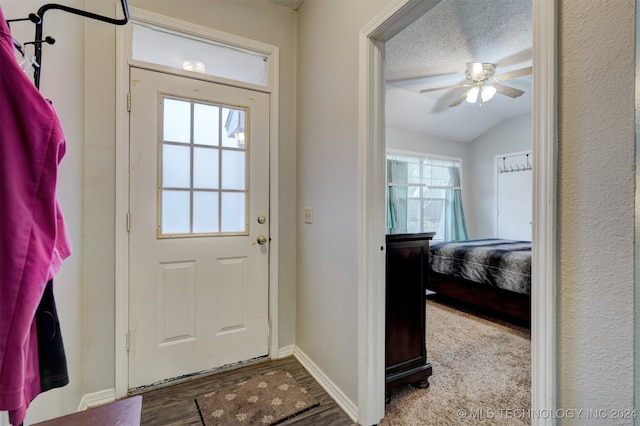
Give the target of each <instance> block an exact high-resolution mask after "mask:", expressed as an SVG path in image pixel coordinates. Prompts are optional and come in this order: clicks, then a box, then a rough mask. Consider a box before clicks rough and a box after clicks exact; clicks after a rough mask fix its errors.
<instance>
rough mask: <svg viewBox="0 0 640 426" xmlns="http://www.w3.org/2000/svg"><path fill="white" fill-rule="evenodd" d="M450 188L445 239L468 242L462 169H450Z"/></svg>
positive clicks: (447, 199)
mask: <svg viewBox="0 0 640 426" xmlns="http://www.w3.org/2000/svg"><path fill="white" fill-rule="evenodd" d="M448 169H449V186H450V187H452V189H447V190H446V194H445V204H444V209H445V211H444V239H445V241H462V240H468V239H469V234H468V233H467V224H466V221H465V218H464V209H463V208H462V190H461V189H460V169H459V168H458V167H448Z"/></svg>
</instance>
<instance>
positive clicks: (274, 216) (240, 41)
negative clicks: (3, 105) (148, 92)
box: [115, 7, 280, 398]
mask: <svg viewBox="0 0 640 426" xmlns="http://www.w3.org/2000/svg"><path fill="white" fill-rule="evenodd" d="M129 14H130V17H131V21H132V22H145V23H148V24H151V25H154V26H157V27H160V28H165V29H168V30H171V31H173V32H177V33H183V34H190V35H196V36H198V37H201V38H204V39H207V40H211V41H216V42H218V43H223V44H227V45H232V46H235V47H240V48H244V49H246V50H250V51H254V52H259V53H261V54H264V55H266V56H267V57H268V61H269V81H268V84H267V87H264V88H257V87H256V86H255V85H251V84H243V83H239V82H230V81H229V80H226V79H221V78H216V77H213V76H202V77H201V79H203V80H207V81H211V82H214V83H220V84H225V85H233V86H237V87H241V88H245V89H248V90H259V91H263V92H266V93H269V95H270V96H269V235H270V237H271V238H270V243H269V245H270V246H269V276H268V285H269V296H268V304H269V306H268V310H269V331H268V333H269V356H270V357H273V356H277V354H278V349H279V348H278V250H279V245H278V238H277V237H278V235H279V226H278V223H279V211H278V205H279V204H278V199H279V195H278V187H279V185H278V181H279V179H278V170H279V167H278V158H279V156H278V146H279V144H278V140H279V139H278V137H279V129H278V119H279V112H278V111H279V109H278V108H279V97H278V81H279V62H280V61H279V48H278V47H277V46H272V45H269V44H266V43H262V42H258V41H254V40H250V39H247V38H243V37H240V36H235V35H232V34H228V33H224V32H221V31H218V30H214V29H212V28H208V27H204V26H200V25H196V24H193V23H190V22H187V21H182V20H179V19H175V18H171V17H168V16H164V15H160V14H157V13H153V12H149V11H146V10H143V9H138V8H135V7H129ZM136 65H137V66H140V65H139V64H138V63H136V62H135V61H133V60H131V25H127V26H123V27H118V28H116V144H115V146H116V155H115V159H116V164H115V171H116V177H115V179H116V182H115V189H116V196H115V229H116V233H115V307H116V308H115V310H116V312H115V397H116V398H120V397H123V396H125V395H127V392H128V390H129V386H128V383H129V355H128V351H127V341H128V331H129V232H128V230H127V228H128V212H129V166H130V164H129V143H130V142H129V112H128V108H127V104H128V100H127V98H128V93H129V68H130V67H131V66H136ZM144 68H147V69H150V70H155V71H160V72H163V71H165V72H166V67H163V66H161V65H158V66H154V65H153V64H147V63H145V64H144ZM175 71H176V72H175V74H181V73H182V71H180V70H175ZM185 75H186V74H185Z"/></svg>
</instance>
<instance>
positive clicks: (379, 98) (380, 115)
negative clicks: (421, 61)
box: [359, 0, 555, 424]
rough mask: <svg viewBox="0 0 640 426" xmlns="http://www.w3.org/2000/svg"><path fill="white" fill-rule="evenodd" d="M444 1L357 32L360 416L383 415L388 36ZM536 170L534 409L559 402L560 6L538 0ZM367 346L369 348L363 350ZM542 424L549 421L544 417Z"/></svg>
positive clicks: (421, 1)
mask: <svg viewBox="0 0 640 426" xmlns="http://www.w3.org/2000/svg"><path fill="white" fill-rule="evenodd" d="M439 3H440V1H436V0H413V1H411V0H409V1H406V2H403V3H400V4H399V3H394V4H392V5H390V6H389V7H388V9H386V10H385V11H383V13H381V14H380V15H379V16H378V17H377V18H376V19H375V20H374V21H372V22H370V23H369V24H368V25H367V26H365V27H364V28H363V29H362V30H361V33H360V49H361V57H360V58H361V60H360V65H361V66H360V71H361V75H360V78H361V96H360V100H361V111H362V114H361V120H360V130H361V132H360V134H361V141H360V142H361V147H362V150H361V152H362V161H364V164H366V167H364V168H363V175H362V182H363V188H362V194H363V203H362V204H363V206H364V212H370V213H368V214H366V213H364V214H363V218H362V228H361V234H362V241H361V242H362V244H363V247H364V250H363V251H364V253H363V255H362V256H361V259H360V261H361V265H362V270H363V274H362V279H361V281H360V286H361V287H360V290H361V291H360V295H361V296H360V300H359V303H360V308H361V309H360V324H361V330H360V334H361V336H362V343H361V346H360V347H361V348H362V352H361V357H360V361H361V362H360V366H361V367H360V375H359V377H360V382H359V407H360V412H359V421H360V422H361V423H362V424H373V423H376V422H377V421H379V420H380V419H381V418H382V417H384V322H383V321H380V320H379V315H378V314H379V313H382V312H384V287H385V286H384V266H382V265H384V252H383V251H381V249H383V248H384V230H385V229H386V223H385V219H386V215H385V211H386V205H385V200H386V197H385V193H384V191H385V181H386V176H385V173H384V171H385V147H386V146H385V135H384V129H385V124H384V123H385V118H384V117H385V116H384V105H385V103H384V100H385V88H384V55H385V43H386V42H387V41H388V40H390V39H391V38H392V37H394V36H395V35H396V34H398V33H399V32H400V31H402V30H403V29H404V28H406V27H407V26H408V25H409V24H411V23H412V22H414V21H415V20H417V19H418V18H420V17H421V16H422V15H423V14H425V13H428V11H429V10H431V9H432V8H433V7H435V6H436V5H438V4H439ZM532 58H533V64H534V66H533V70H532V75H533V79H534V80H535V81H536V85H535V87H534V88H533V92H532V94H533V108H532V119H533V132H532V133H533V140H534V141H535V142H534V144H533V147H532V150H533V156H534V158H536V164H537V167H536V169H535V171H534V174H533V187H534V188H533V196H534V199H533V218H534V223H533V227H532V241H533V242H534V244H533V249H532V283H534V284H533V285H532V287H533V288H532V295H531V305H532V308H531V309H532V315H531V323H532V333H531V344H532V389H531V408H532V409H533V410H536V409H550V408H552V407H554V406H555V389H554V378H555V362H554V358H555V346H554V338H555V331H554V325H555V303H554V302H555V299H554V285H555V265H554V258H555V240H554V233H555V232H554V223H555V219H554V212H555V202H554V197H555V191H554V181H555V154H554V147H555V112H554V111H555V89H554V87H555V86H554V81H555V70H554V67H555V9H554V5H553V4H552V3H550V2H533V46H532ZM365 348H366V349H365ZM538 422H539V423H540V424H542V423H544V422H545V421H544V420H542V419H539V420H538Z"/></svg>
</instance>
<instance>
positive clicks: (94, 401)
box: [78, 389, 116, 411]
mask: <svg viewBox="0 0 640 426" xmlns="http://www.w3.org/2000/svg"><path fill="white" fill-rule="evenodd" d="M115 400H116V390H115V389H105V390H101V391H98V392H94V393H88V394H86V395H85V396H83V397H82V399H81V400H80V405H79V406H78V411H84V410H86V409H87V408H93V407H97V406H99V405H104V404H108V403H110V402H113V401H115Z"/></svg>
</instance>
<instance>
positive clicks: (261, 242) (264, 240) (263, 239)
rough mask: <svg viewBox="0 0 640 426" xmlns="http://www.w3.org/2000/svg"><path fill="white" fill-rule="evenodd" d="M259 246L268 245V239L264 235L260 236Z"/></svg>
mask: <svg viewBox="0 0 640 426" xmlns="http://www.w3.org/2000/svg"><path fill="white" fill-rule="evenodd" d="M257 240H258V244H260V245H261V246H263V245H265V244H267V237H265V236H264V235H258V238H257Z"/></svg>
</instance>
